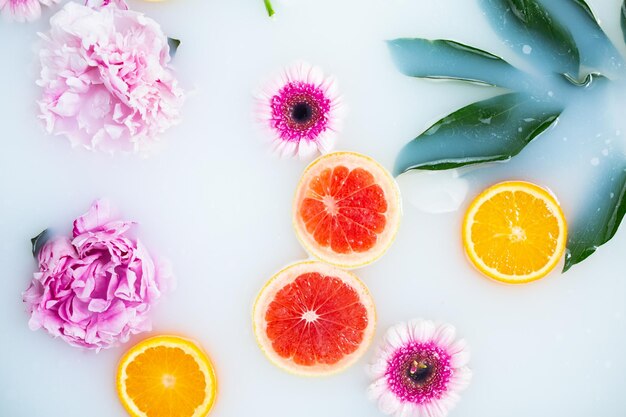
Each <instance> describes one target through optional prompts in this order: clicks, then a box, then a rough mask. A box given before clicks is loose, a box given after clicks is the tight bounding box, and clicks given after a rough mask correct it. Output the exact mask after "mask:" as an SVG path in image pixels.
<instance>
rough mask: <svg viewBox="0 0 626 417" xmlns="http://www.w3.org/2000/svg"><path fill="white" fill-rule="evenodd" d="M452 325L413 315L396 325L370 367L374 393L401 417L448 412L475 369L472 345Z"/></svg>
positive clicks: (428, 416) (385, 410)
mask: <svg viewBox="0 0 626 417" xmlns="http://www.w3.org/2000/svg"><path fill="white" fill-rule="evenodd" d="M455 333H456V331H455V329H454V327H453V326H451V325H449V324H439V325H437V324H435V323H433V322H432V321H428V320H422V319H417V320H412V321H410V322H408V323H400V324H397V325H395V326H393V327H391V328H390V329H389V330H388V331H387V334H386V335H385V341H384V344H383V345H382V346H380V347H379V349H378V352H377V353H376V357H375V359H374V362H373V363H372V364H371V365H370V366H369V368H368V370H369V373H370V375H371V377H372V379H373V382H372V384H371V385H370V386H369V389H368V395H369V397H370V398H371V399H372V400H374V401H376V402H377V403H378V407H379V408H380V410H381V411H382V412H383V413H385V414H393V415H394V416H396V417H400V416H401V417H443V416H445V415H447V414H448V411H449V410H450V409H452V407H454V405H455V404H456V402H457V401H458V400H459V391H461V390H463V389H465V387H466V386H467V385H468V383H469V381H470V379H471V376H472V372H471V371H470V369H469V368H468V367H467V363H468V361H469V350H468V348H467V344H466V343H465V341H464V340H463V339H460V340H455Z"/></svg>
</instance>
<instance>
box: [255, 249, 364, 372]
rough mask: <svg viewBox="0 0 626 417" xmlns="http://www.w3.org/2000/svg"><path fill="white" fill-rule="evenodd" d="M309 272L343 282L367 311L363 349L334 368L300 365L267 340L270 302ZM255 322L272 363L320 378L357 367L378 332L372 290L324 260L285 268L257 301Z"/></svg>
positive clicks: (261, 347)
mask: <svg viewBox="0 0 626 417" xmlns="http://www.w3.org/2000/svg"><path fill="white" fill-rule="evenodd" d="M308 272H319V273H320V274H322V275H326V276H333V277H337V278H339V279H341V280H342V281H343V282H345V283H347V284H348V285H350V286H351V287H352V288H353V289H354V290H355V291H356V292H357V294H358V295H359V300H360V302H361V303H362V304H363V305H364V306H365V309H366V310H367V314H368V316H367V319H368V325H367V328H366V329H365V330H364V332H363V341H362V342H361V344H360V346H359V347H358V349H357V350H355V351H354V352H352V353H350V354H348V355H346V356H344V357H343V358H342V359H341V360H340V361H339V362H337V363H335V364H332V365H328V364H318V365H314V366H305V365H299V364H297V363H295V362H293V361H292V360H291V359H289V358H283V357H281V356H279V355H278V354H277V353H276V352H274V350H273V348H272V341H271V340H270V339H269V338H268V337H267V333H266V321H265V312H266V311H267V309H268V307H269V305H270V303H271V302H272V300H273V299H274V297H275V296H276V294H277V293H278V291H279V290H280V289H281V288H283V287H284V286H286V285H288V284H290V283H291V282H293V281H294V280H295V279H296V278H298V277H299V276H300V275H302V274H305V273H308ZM252 321H253V330H254V335H255V337H256V341H257V344H258V345H259V348H260V349H261V351H262V352H263V353H264V354H265V356H266V357H267V358H268V359H269V361H270V362H271V363H273V364H274V365H275V366H277V367H279V368H281V369H282V370H284V371H287V372H289V373H291V374H294V375H299V376H308V377H319V376H327V375H332V374H336V373H339V372H341V371H343V370H345V369H346V368H348V367H350V366H351V365H353V364H354V363H355V362H356V361H358V360H359V359H360V358H361V356H363V354H364V353H365V352H366V351H367V349H368V347H369V346H370V344H371V342H372V339H373V337H374V333H375V330H376V309H375V306H374V300H373V299H372V296H371V294H370V292H369V290H368V289H367V287H366V286H365V284H364V283H363V282H362V281H361V280H360V279H359V278H357V277H356V275H354V274H353V273H351V272H349V271H344V270H341V269H339V268H336V267H334V266H333V265H330V264H327V263H324V262H320V261H302V262H297V263H294V264H291V265H289V266H287V267H285V268H283V269H282V270H280V271H279V272H277V273H276V274H274V276H272V278H270V279H269V280H268V281H267V282H266V283H265V285H264V286H263V288H262V289H261V291H260V292H259V294H258V296H257V298H256V300H255V302H254V307H253V310H252Z"/></svg>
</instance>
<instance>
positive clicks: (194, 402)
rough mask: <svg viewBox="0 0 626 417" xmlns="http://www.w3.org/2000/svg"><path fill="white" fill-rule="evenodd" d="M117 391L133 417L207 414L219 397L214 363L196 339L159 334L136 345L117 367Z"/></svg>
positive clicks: (201, 415)
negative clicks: (217, 395) (216, 395)
mask: <svg viewBox="0 0 626 417" xmlns="http://www.w3.org/2000/svg"><path fill="white" fill-rule="evenodd" d="M116 382H117V394H118V396H119V398H120V401H121V402H122V405H124V408H126V411H128V413H129V414H130V415H131V416H133V417H203V416H206V415H207V414H208V413H209V411H210V409H211V406H212V405H213V401H214V400H215V392H216V387H217V385H216V383H217V381H216V379H215V373H214V371H213V365H212V364H211V361H210V360H209V358H208V357H207V356H206V354H205V353H204V352H203V351H202V350H201V349H200V348H199V347H198V346H196V345H195V344H194V343H193V342H192V341H190V340H187V339H183V338H180V337H176V336H156V337H153V338H150V339H146V340H144V341H143V342H140V343H138V344H137V345H135V346H133V347H132V348H131V349H130V350H129V351H128V352H126V354H125V355H124V357H122V360H121V361H120V363H119V366H118V369H117V381H116Z"/></svg>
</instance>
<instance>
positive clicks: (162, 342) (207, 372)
mask: <svg viewBox="0 0 626 417" xmlns="http://www.w3.org/2000/svg"><path fill="white" fill-rule="evenodd" d="M160 346H163V347H171V348H177V349H181V350H182V351H183V352H185V353H187V354H189V355H190V356H192V357H193V358H194V359H195V361H196V363H197V364H198V367H199V368H200V371H201V372H202V373H203V374H204V376H205V381H206V391H205V394H206V397H205V399H204V402H203V403H202V404H200V405H199V406H198V407H197V408H196V412H195V413H194V414H193V415H192V416H189V417H205V416H206V415H207V414H209V412H210V411H211V409H212V408H213V404H214V403H215V397H216V396H217V378H216V376H215V370H214V368H213V364H212V363H211V360H210V359H209V357H208V356H207V354H206V353H205V352H204V351H202V350H201V349H200V348H199V347H198V346H197V345H196V343H194V342H193V341H191V340H189V339H185V338H182V337H179V336H154V337H151V338H148V339H145V340H143V341H141V342H139V343H138V344H136V345H135V346H133V347H132V348H130V349H129V350H128V351H127V352H126V353H125V354H124V356H122V359H120V362H119V364H118V367H117V374H116V381H115V382H116V391H117V395H118V397H119V399H120V401H121V403H122V405H123V406H124V409H126V411H127V412H128V414H130V415H131V416H132V417H149V416H148V415H147V414H146V413H145V412H143V411H141V410H140V409H139V408H138V407H137V405H136V404H135V402H134V401H133V399H132V398H130V397H129V396H128V395H127V393H126V385H125V382H126V378H127V374H126V369H127V367H128V365H129V364H131V363H132V362H133V361H134V360H135V358H137V356H139V355H141V354H142V353H144V352H145V351H146V350H147V349H150V348H153V347H160Z"/></svg>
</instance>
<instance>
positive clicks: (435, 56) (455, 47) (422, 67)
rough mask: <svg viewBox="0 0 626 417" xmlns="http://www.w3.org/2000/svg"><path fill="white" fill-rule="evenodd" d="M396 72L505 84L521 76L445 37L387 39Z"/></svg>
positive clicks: (495, 58) (499, 60)
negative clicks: (431, 38) (434, 38)
mask: <svg viewBox="0 0 626 417" xmlns="http://www.w3.org/2000/svg"><path fill="white" fill-rule="evenodd" d="M387 45H388V46H389V51H390V52H391V56H392V58H393V61H394V63H395V65H396V67H397V68H398V70H399V71H400V72H402V73H403V74H405V75H408V76H410V77H420V78H437V79H439V78H447V79H455V80H462V81H470V82H477V83H482V84H488V85H495V86H501V87H509V86H511V84H513V83H515V84H514V85H513V87H515V86H516V85H517V81H518V80H519V78H520V77H521V76H522V75H523V74H522V73H521V72H520V71H518V70H517V69H516V68H515V67H513V66H512V65H510V64H509V63H508V62H506V61H505V60H503V59H502V58H500V57H498V56H496V55H493V54H491V53H489V52H486V51H483V50H481V49H477V48H474V47H472V46H469V45H465V44H462V43H458V42H455V41H451V40H446V39H436V40H428V39H421V38H413V39H410V38H401V39H394V40H391V41H389V42H387Z"/></svg>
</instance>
